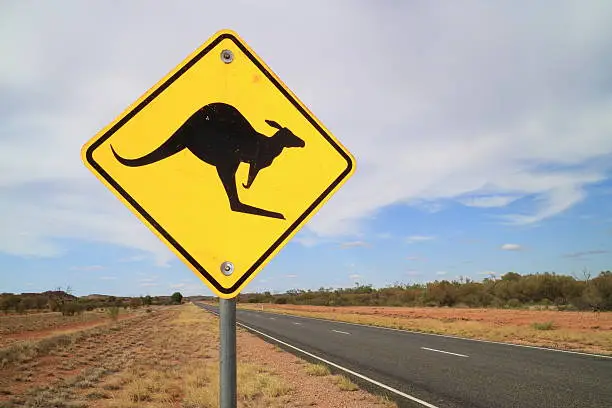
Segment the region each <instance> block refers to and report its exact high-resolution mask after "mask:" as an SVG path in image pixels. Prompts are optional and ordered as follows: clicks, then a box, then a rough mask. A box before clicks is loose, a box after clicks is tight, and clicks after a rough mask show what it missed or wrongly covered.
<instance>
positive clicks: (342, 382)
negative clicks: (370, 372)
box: [334, 375, 359, 391]
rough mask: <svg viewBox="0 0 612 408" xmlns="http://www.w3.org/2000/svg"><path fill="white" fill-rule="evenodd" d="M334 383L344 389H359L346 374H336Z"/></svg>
mask: <svg viewBox="0 0 612 408" xmlns="http://www.w3.org/2000/svg"><path fill="white" fill-rule="evenodd" d="M334 383H335V384H336V385H337V386H338V388H340V389H341V390H342V391H355V390H357V389H359V387H357V385H355V383H353V382H352V381H351V380H350V379H349V378H348V377H345V376H344V375H335V376H334Z"/></svg>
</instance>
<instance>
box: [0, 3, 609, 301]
mask: <svg viewBox="0 0 612 408" xmlns="http://www.w3.org/2000/svg"><path fill="white" fill-rule="evenodd" d="M227 3H228V4H224V5H217V4H215V5H213V6H211V5H207V6H204V5H201V4H200V3H199V2H181V3H180V4H174V5H170V4H169V3H167V2H166V3H164V2H151V3H147V7H146V8H143V7H142V6H139V4H138V3H136V2H115V3H113V4H112V5H109V4H107V3H105V2H88V3H87V4H84V3H82V2H76V1H63V0H62V1H56V2H54V3H53V6H51V5H45V4H41V3H40V2H38V3H34V2H28V1H23V2H21V1H20V2H12V3H8V2H5V3H3V4H2V5H0V38H2V39H3V40H2V41H0V51H1V52H2V55H4V56H8V57H7V58H3V60H2V62H0V94H1V95H3V97H2V98H0V197H1V199H0V210H1V211H0V271H1V272H0V292H5V291H6V292H15V293H20V292H30V291H44V290H49V289H53V288H56V287H58V286H61V287H64V288H65V287H66V286H67V285H70V287H71V288H72V289H73V290H74V292H75V293H76V294H78V295H86V294H89V293H106V294H116V295H144V294H151V295H161V294H170V293H172V292H173V291H175V290H180V291H181V292H182V293H183V294H186V295H194V294H210V293H211V292H210V291H209V290H208V289H207V288H206V287H205V286H204V284H203V283H201V282H200V281H199V279H198V278H196V277H195V276H194V274H193V273H192V272H191V271H190V270H189V269H188V268H187V267H186V266H184V265H182V264H181V263H180V261H178V260H177V259H176V258H175V257H174V255H173V254H172V253H171V252H170V251H169V250H168V249H167V248H165V247H164V246H163V245H162V244H161V243H160V242H159V241H158V240H157V238H156V237H155V236H154V235H153V234H152V233H151V232H150V231H149V230H148V229H146V228H145V227H144V226H143V225H141V224H140V223H139V222H138V220H137V219H136V218H135V217H134V216H133V215H132V214H131V213H130V212H129V211H128V210H127V209H126V208H125V207H124V206H123V205H122V204H121V203H120V202H119V201H118V200H117V199H116V198H115V197H114V196H113V195H112V194H111V193H110V192H109V191H107V190H106V188H105V187H104V186H103V185H101V184H100V183H99V182H98V181H97V180H96V179H95V177H93V175H91V173H89V172H88V171H87V170H86V169H85V168H84V166H83V164H82V163H81V161H80V156H79V151H80V148H81V146H82V145H83V143H85V142H86V141H87V140H88V139H89V138H90V137H91V136H92V135H93V134H95V133H96V132H98V130H99V129H100V128H101V127H103V126H105V125H106V124H107V123H108V122H110V121H111V120H112V119H114V118H115V117H116V116H117V115H118V114H119V113H120V112H121V111H122V110H123V109H124V108H125V107H127V106H128V105H129V104H130V103H131V102H132V101H133V100H134V99H136V98H137V97H139V96H140V95H141V94H142V93H143V92H144V91H146V90H147V89H148V88H149V87H150V86H152V85H153V84H154V83H155V82H156V81H157V80H159V79H160V78H161V77H162V76H163V75H165V73H166V72H167V71H168V70H169V69H171V68H172V67H174V66H175V65H176V64H177V63H178V62H180V61H181V60H182V59H183V58H184V57H185V56H186V55H187V54H189V53H190V52H192V51H193V50H194V49H195V48H196V47H198V46H199V45H200V44H201V43H202V42H203V41H204V40H206V39H207V38H208V37H209V36H210V35H212V34H213V33H214V32H215V31H217V30H218V29H220V28H232V29H234V30H236V31H237V32H238V33H239V34H240V35H241V36H242V37H243V38H244V39H245V40H246V41H247V42H248V43H249V44H250V45H251V46H252V47H253V48H254V49H255V51H256V52H257V53H258V54H259V55H260V56H261V57H262V58H263V59H264V60H265V61H266V62H267V63H268V64H269V65H270V66H271V67H272V68H273V69H274V70H275V72H276V73H277V74H278V75H279V76H280V77H281V78H282V79H283V81H284V82H285V83H286V84H287V85H288V86H289V87H290V88H291V89H292V90H293V91H294V92H295V93H296V94H297V95H298V97H299V98H300V99H301V100H302V101H303V102H304V103H305V104H306V105H307V106H309V108H310V109H311V110H312V111H313V112H314V113H315V114H316V115H317V117H318V118H319V119H321V120H322V122H323V123H325V124H326V126H327V127H328V128H330V129H331V130H332V132H333V133H334V134H335V135H336V136H337V137H338V138H339V139H340V140H341V141H342V142H343V144H345V145H346V146H347V147H348V148H349V149H350V150H351V152H353V154H354V156H355V157H356V158H357V162H358V167H357V172H356V173H355V176H354V177H353V178H352V179H351V180H349V182H348V183H347V184H346V185H345V187H344V188H343V189H341V190H340V192H338V193H337V195H336V196H334V197H333V198H332V200H330V202H329V203H328V205H326V206H325V207H324V208H323V209H322V210H321V211H320V212H319V213H318V214H317V215H316V216H315V217H314V218H313V219H312V220H311V222H309V223H308V225H307V226H306V227H305V228H304V229H303V230H302V231H301V232H300V233H299V234H298V235H297V236H296V237H295V239H294V240H293V241H292V242H290V243H289V244H288V245H287V246H286V247H285V248H284V249H283V250H282V251H281V252H280V253H279V255H278V256H277V257H276V258H275V259H273V260H272V261H271V262H270V263H269V264H268V266H267V267H266V269H264V270H263V271H262V272H261V273H260V274H259V275H258V277H257V278H256V279H255V280H254V281H253V282H252V283H251V284H249V286H247V288H246V291H251V290H272V291H284V290H287V289H292V288H304V289H308V288H311V289H316V288H318V287H321V286H324V287H330V286H331V287H337V286H345V287H346V286H352V285H354V283H355V282H359V283H365V284H372V285H374V286H377V287H381V286H385V285H387V284H392V283H393V282H403V283H409V282H425V281H429V280H434V279H455V278H457V277H459V276H468V277H471V278H472V279H477V280H479V279H482V278H483V277H485V276H487V275H489V274H491V273H493V274H496V275H499V274H503V273H504V272H507V271H510V270H512V271H517V272H519V273H534V272H542V271H555V272H557V273H564V274H572V273H574V274H576V275H578V276H580V275H581V274H582V271H583V270H589V271H591V272H592V273H593V274H596V273H598V272H599V271H600V270H604V269H611V268H612V206H610V204H609V203H610V202H612V177H611V176H612V119H611V118H612V116H611V115H610V112H611V111H612V97H611V96H610V95H612V58H610V56H609V52H608V50H609V49H610V46H612V27H610V25H609V21H610V19H612V5H609V4H606V3H603V2H581V3H580V7H578V6H577V5H576V3H575V2H554V3H552V2H551V3H548V4H547V2H543V3H538V4H537V5H530V7H524V6H515V5H513V4H512V3H511V2H499V3H495V5H490V3H488V2H484V1H483V2H470V3H468V4H465V3H464V4H461V5H460V6H459V5H456V6H455V5H452V4H451V5H449V4H446V5H445V7H444V8H442V7H441V6H439V5H437V6H436V5H434V4H433V3H431V4H429V3H428V4H425V3H423V4H416V3H410V2H388V3H385V6H384V7H383V6H381V5H380V3H379V2H373V1H353V2H348V1H347V2H334V4H329V2H323V1H318V2H317V1H311V2H308V4H301V5H298V4H292V5H291V7H289V6H288V5H287V4H286V3H283V2H278V1H269V2H253V1H235V2H227ZM117 4H121V6H118V5H117ZM553 5H554V7H550V6H553ZM230 9H231V10H230ZM117 10H121V13H118V12H117ZM219 16H223V19H222V20H223V21H222V24H221V23H220V20H219ZM160 27H163V29H160ZM179 27H180V29H173V28H179Z"/></svg>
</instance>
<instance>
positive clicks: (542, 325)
mask: <svg viewBox="0 0 612 408" xmlns="http://www.w3.org/2000/svg"><path fill="white" fill-rule="evenodd" d="M531 326H532V327H533V328H534V329H536V330H554V329H555V324H554V323H553V322H544V323H533V324H532V325H531Z"/></svg>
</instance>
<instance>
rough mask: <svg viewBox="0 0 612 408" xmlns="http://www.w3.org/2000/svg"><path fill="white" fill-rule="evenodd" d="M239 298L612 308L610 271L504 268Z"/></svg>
mask: <svg viewBox="0 0 612 408" xmlns="http://www.w3.org/2000/svg"><path fill="white" fill-rule="evenodd" d="M238 302H242V303H273V304H295V305H312V306H426V307H444V306H447V307H485V308H524V307H529V306H547V307H548V306H551V307H553V306H554V307H555V308H557V309H559V310H593V311H610V310H612V271H602V272H600V273H599V275H597V276H596V277H594V278H591V276H590V274H588V273H586V272H585V273H584V277H583V278H582V279H578V278H576V277H574V276H568V275H558V274H556V273H554V272H552V273H550V272H545V273H536V274H528V275H520V274H519V273H516V272H508V273H506V274H504V275H502V276H501V277H500V278H497V279H496V278H494V277H491V278H485V279H483V281H482V282H477V281H474V280H471V279H470V278H460V279H459V280H451V281H449V280H436V281H433V282H428V283H422V284H421V283H414V284H402V283H395V284H393V285H389V286H387V287H384V288H379V289H377V288H373V287H372V285H360V284H359V283H356V284H355V287H352V288H340V289H333V288H323V287H321V288H320V289H318V290H301V289H292V290H289V291H287V292H285V293H280V294H271V293H270V292H263V293H244V294H240V295H239V296H238Z"/></svg>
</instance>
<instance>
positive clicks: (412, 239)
mask: <svg viewBox="0 0 612 408" xmlns="http://www.w3.org/2000/svg"><path fill="white" fill-rule="evenodd" d="M435 238H436V237H434V236H430V235H411V236H409V237H408V238H406V242H407V243H409V244H413V243H416V242H425V241H431V240H434V239H435Z"/></svg>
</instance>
